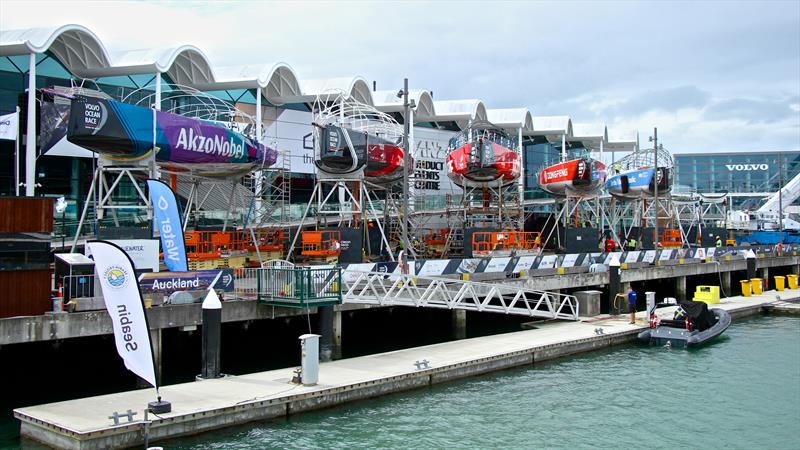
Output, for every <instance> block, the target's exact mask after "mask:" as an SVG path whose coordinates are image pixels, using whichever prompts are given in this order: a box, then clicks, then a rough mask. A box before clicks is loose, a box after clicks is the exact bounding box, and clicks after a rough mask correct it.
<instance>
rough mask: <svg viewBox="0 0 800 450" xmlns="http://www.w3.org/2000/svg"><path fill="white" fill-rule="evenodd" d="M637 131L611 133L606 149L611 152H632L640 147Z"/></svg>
mask: <svg viewBox="0 0 800 450" xmlns="http://www.w3.org/2000/svg"><path fill="white" fill-rule="evenodd" d="M638 134H639V133H638V132H637V131H629V132H617V133H614V132H612V133H609V137H608V143H607V144H605V147H604V150H607V151H610V152H632V151H634V150H636V149H637V148H638V147H639V143H638V141H639V139H638Z"/></svg>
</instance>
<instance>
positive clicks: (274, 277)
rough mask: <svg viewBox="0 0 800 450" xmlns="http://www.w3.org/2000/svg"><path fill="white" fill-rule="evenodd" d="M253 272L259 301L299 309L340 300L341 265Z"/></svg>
mask: <svg viewBox="0 0 800 450" xmlns="http://www.w3.org/2000/svg"><path fill="white" fill-rule="evenodd" d="M256 272H257V277H256V283H257V287H256V289H257V290H256V292H257V298H258V301H259V303H266V304H269V305H276V306H290V307H298V308H307V307H315V306H326V305H338V304H340V303H342V284H341V278H342V269H341V268H340V267H313V266H311V267H308V266H306V267H301V266H295V267H264V268H260V269H256Z"/></svg>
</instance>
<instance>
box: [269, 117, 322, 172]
mask: <svg viewBox="0 0 800 450" xmlns="http://www.w3.org/2000/svg"><path fill="white" fill-rule="evenodd" d="M266 116H267V117H266V120H267V121H268V124H267V125H266V126H265V127H264V135H265V138H264V142H265V143H267V144H269V145H270V146H272V147H275V148H278V149H280V150H281V151H286V150H288V151H289V155H290V159H289V167H290V169H289V170H290V171H291V172H294V173H314V141H313V138H312V133H311V120H312V116H311V113H310V112H309V111H296V110H293V109H282V108H267V114H266Z"/></svg>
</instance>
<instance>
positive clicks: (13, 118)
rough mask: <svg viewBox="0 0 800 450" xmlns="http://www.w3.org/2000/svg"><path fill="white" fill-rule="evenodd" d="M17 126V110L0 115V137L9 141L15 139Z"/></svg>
mask: <svg viewBox="0 0 800 450" xmlns="http://www.w3.org/2000/svg"><path fill="white" fill-rule="evenodd" d="M18 126H19V112H13V113H11V114H6V115H4V116H0V139H7V140H9V141H14V140H16V139H17V128H18Z"/></svg>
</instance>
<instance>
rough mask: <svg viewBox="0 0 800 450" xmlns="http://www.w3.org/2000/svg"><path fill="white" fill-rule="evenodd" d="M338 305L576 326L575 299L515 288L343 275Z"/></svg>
mask: <svg viewBox="0 0 800 450" xmlns="http://www.w3.org/2000/svg"><path fill="white" fill-rule="evenodd" d="M342 303H360V304H369V305H380V306H415V307H424V308H441V309H463V310H467V311H477V312H493V313H503V314H514V315H522V316H528V317H536V318H541V319H563V320H579V318H578V300H577V299H576V298H575V296H572V295H564V294H558V293H554V292H546V291H537V290H533V289H526V288H522V287H518V286H509V285H503V284H492V283H481V282H474V281H463V280H454V279H450V278H441V277H417V276H413V275H404V274H394V273H393V274H387V273H383V272H355V271H348V270H344V271H343V272H342Z"/></svg>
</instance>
